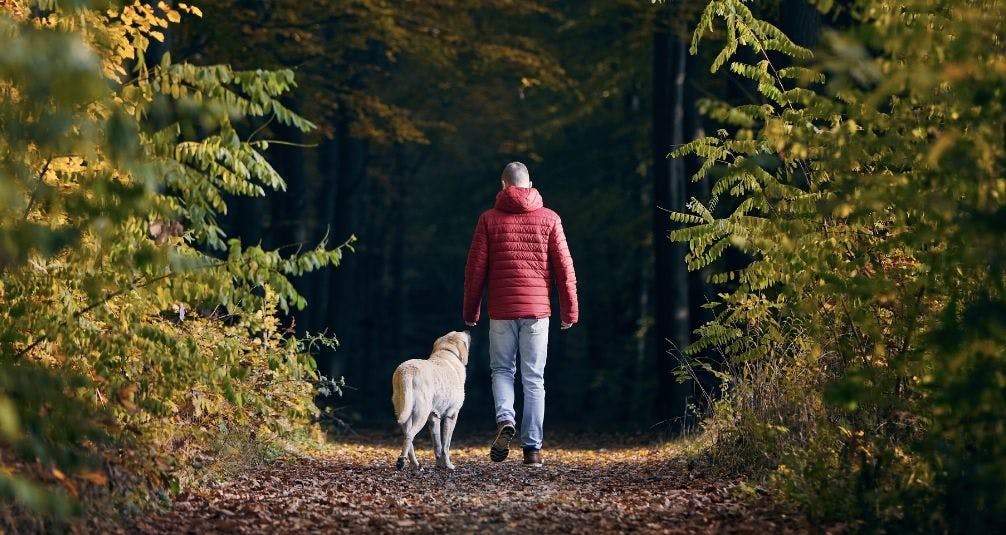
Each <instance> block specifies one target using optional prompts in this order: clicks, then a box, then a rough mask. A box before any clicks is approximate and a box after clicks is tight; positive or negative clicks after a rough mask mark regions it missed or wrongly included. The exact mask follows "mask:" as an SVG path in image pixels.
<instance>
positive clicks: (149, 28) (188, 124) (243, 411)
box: [0, 1, 345, 523]
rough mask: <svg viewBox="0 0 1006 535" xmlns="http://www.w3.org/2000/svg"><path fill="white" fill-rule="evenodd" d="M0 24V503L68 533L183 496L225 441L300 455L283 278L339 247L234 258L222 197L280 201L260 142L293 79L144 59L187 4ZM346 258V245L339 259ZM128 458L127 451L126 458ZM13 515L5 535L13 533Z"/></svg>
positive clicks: (308, 360)
mask: <svg viewBox="0 0 1006 535" xmlns="http://www.w3.org/2000/svg"><path fill="white" fill-rule="evenodd" d="M5 7H6V9H4V10H3V12H2V13H0V34H2V35H3V41H4V46H3V49H2V52H0V101H2V102H0V190H2V191H3V192H4V193H3V201H2V203H0V302H2V303H3V306H2V307H0V355H2V361H0V458H2V466H3V470H2V473H0V495H2V497H3V503H4V505H3V513H2V514H3V515H5V516H6V521H7V522H14V523H16V522H18V521H17V520H16V519H17V515H18V514H19V512H24V511H28V512H35V513H41V514H43V515H54V517H55V516H59V515H62V514H64V513H66V512H68V511H71V510H73V509H75V508H76V505H75V504H76V503H77V502H76V500H75V498H76V497H77V496H79V495H81V494H85V493H86V494H88V495H93V494H95V493H98V494H101V493H103V492H105V489H117V490H116V492H117V493H118V494H119V495H120V497H121V498H122V499H125V500H127V501H134V503H137V504H139V503H142V502H143V501H144V500H142V499H141V498H144V497H146V498H147V499H150V498H156V499H160V498H163V497H166V496H167V493H168V492H170V491H172V490H173V491H175V492H177V490H178V488H179V483H180V482H179V478H184V477H185V476H184V473H183V472H182V471H180V470H179V466H177V465H176V462H177V461H178V460H179V459H180V458H181V457H182V456H183V455H192V454H193V452H196V451H198V450H200V449H201V448H207V447H209V444H210V443H211V440H212V439H213V438H214V437H217V436H219V435H221V434H222V433H229V432H238V430H244V432H245V433H252V434H254V435H256V436H258V437H259V438H260V439H262V440H269V439H270V437H280V436H287V435H290V434H292V433H295V432H296V433H301V434H304V433H306V429H307V424H308V423H309V422H310V420H311V418H312V417H313V416H314V415H316V413H317V408H316V407H315V405H314V404H313V401H312V397H313V395H314V394H315V383H316V382H317V381H319V380H320V377H319V375H318V373H317V371H316V368H315V363H314V360H313V358H312V357H311V356H310V355H309V354H308V347H307V345H309V344H310V343H315V344H317V343H332V341H331V340H329V339H326V338H323V337H322V338H319V337H314V338H313V339H312V341H311V342H307V341H303V340H298V339H296V338H294V337H292V336H291V335H290V334H289V331H288V326H287V325H282V324H281V323H280V321H279V319H278V317H277V313H278V312H280V311H288V310H290V309H291V308H297V307H303V306H304V298H303V297H302V296H300V295H299V294H298V293H297V292H296V291H295V290H294V288H293V286H292V285H291V284H290V282H289V280H288V279H287V277H289V276H293V275H298V274H301V273H304V272H307V271H311V270H314V269H318V268H320V267H323V266H326V265H330V264H335V263H337V262H338V261H339V259H340V255H341V254H342V248H341V247H335V248H330V247H329V246H328V244H325V243H319V244H316V247H313V248H307V249H304V250H301V251H298V252H296V253H295V254H281V253H280V252H276V251H268V250H263V249H262V248H261V247H259V246H257V245H251V246H245V245H243V244H241V243H240V242H239V241H237V240H234V239H229V238H228V237H227V236H226V235H225V234H224V232H223V231H222V230H221V228H220V226H219V225H218V222H217V219H218V217H220V216H221V215H222V214H224V213H226V211H227V203H226V201H225V198H227V197H228V196H262V195H265V194H266V192H267V191H273V190H279V189H282V188H283V187H284V181H283V179H282V178H281V177H280V176H279V175H278V174H277V173H276V171H275V170H274V169H273V168H272V166H271V165H270V164H269V163H268V162H267V161H266V159H265V157H264V156H263V152H264V151H265V150H266V149H267V148H268V146H269V144H270V140H267V139H262V138H260V137H256V132H257V131H256V130H255V127H256V125H257V124H258V123H261V122H262V121H277V122H279V123H281V124H285V125H288V126H289V127H290V128H295V129H301V130H308V129H310V128H312V124H311V123H309V122H308V121H306V120H304V119H302V118H301V117H299V116H298V115H296V114H295V113H293V112H291V111H290V110H289V109H288V108H286V107H285V106H284V105H283V104H281V103H280V101H279V97H280V96H281V95H283V94H284V93H286V92H288V91H289V90H290V89H291V88H293V87H294V85H295V82H294V79H293V74H292V73H291V72H290V71H288V70H278V71H264V70H257V71H237V70H234V69H231V68H230V67H228V66H226V65H209V66H196V65H192V64H188V63H184V62H174V61H172V59H171V57H170V55H168V54H164V55H162V56H160V57H150V55H149V54H150V52H151V51H152V43H156V42H159V41H163V40H164V39H165V35H164V31H165V29H166V28H168V27H169V26H170V25H171V24H174V23H177V22H179V21H180V20H181V18H182V17H198V16H200V15H201V11H200V10H199V8H197V7H195V6H190V5H188V4H185V3H177V4H172V5H169V4H167V3H164V2H161V3H158V4H156V5H154V4H152V3H141V2H136V3H132V4H127V5H124V6H121V7H112V8H109V9H98V8H92V7H89V5H88V4H86V3H84V4H81V3H76V4H74V3H62V2H61V3H58V4H57V3H54V2H45V1H41V2H34V3H30V4H28V3H26V4H24V5H22V4H19V3H14V4H12V5H7V6H5ZM344 245H345V244H344ZM120 448H122V449H120ZM10 515H14V516H10Z"/></svg>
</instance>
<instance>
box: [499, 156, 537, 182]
mask: <svg viewBox="0 0 1006 535" xmlns="http://www.w3.org/2000/svg"><path fill="white" fill-rule="evenodd" d="M500 178H502V179H503V182H506V183H507V184H509V185H511V186H522V187H527V186H528V185H529V184H531V174H530V173H528V172H527V166H525V165H524V164H522V163H520V162H510V163H508V164H506V167H504V168H503V176H501V177H500Z"/></svg>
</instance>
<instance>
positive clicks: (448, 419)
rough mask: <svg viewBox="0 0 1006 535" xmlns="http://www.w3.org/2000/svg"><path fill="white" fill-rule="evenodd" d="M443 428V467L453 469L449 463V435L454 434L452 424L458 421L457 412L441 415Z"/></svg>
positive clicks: (452, 465)
mask: <svg viewBox="0 0 1006 535" xmlns="http://www.w3.org/2000/svg"><path fill="white" fill-rule="evenodd" d="M442 420H443V423H442V425H443V429H442V430H441V434H442V437H443V443H442V444H443V449H444V468H447V469H448V470H454V464H453V463H451V436H452V435H453V434H454V426H455V425H456V424H457V423H458V415H457V414H449V415H446V416H444V417H443V419H442Z"/></svg>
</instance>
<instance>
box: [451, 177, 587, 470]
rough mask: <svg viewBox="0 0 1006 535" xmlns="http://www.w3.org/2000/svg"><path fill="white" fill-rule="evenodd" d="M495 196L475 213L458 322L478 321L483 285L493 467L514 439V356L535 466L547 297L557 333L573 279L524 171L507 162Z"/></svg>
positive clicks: (552, 222) (530, 461) (571, 299)
mask: <svg viewBox="0 0 1006 535" xmlns="http://www.w3.org/2000/svg"><path fill="white" fill-rule="evenodd" d="M501 182H502V186H503V190H502V191H500V192H499V193H498V194H497V195H496V205H495V207H494V208H492V209H490V210H487V211H485V212H483V213H482V215H481V216H480V217H479V221H478V223H477V224H476V225H475V235H474V237H473V238H472V245H471V248H470V249H469V250H468V262H467V264H466V265H465V297H464V304H463V312H462V314H463V316H464V320H465V323H466V324H468V326H471V327H473V326H475V324H476V323H477V322H478V321H479V312H480V308H481V306H482V290H483V288H484V287H485V285H486V283H488V285H489V299H488V301H489V359H490V362H489V367H490V370H491V372H492V388H493V398H494V399H495V402H496V438H495V439H493V443H492V446H491V447H490V449H489V457H490V459H492V460H493V461H494V462H500V461H502V460H504V459H506V457H507V454H508V453H509V452H510V441H511V439H513V437H514V435H515V434H516V429H515V421H516V420H515V413H514V408H513V403H514V376H515V374H516V373H517V355H518V354H520V374H521V384H522V387H523V389H524V411H523V414H522V416H521V423H520V431H521V442H522V444H523V446H524V464H527V465H536V466H540V465H541V464H542V459H541V442H542V422H543V421H544V419H545V357H546V355H547V353H548V319H549V316H551V315H552V310H551V306H550V304H549V302H550V300H549V293H550V290H551V288H552V277H553V276H554V277H555V281H556V283H557V284H558V287H559V307H560V312H561V321H562V323H561V327H562V328H563V329H568V328H570V327H572V326H573V324H574V323H576V321H577V316H578V310H577V302H576V274H575V273H574V272H573V259H572V257H571V256H570V254H569V247H568V246H567V245H566V236H565V234H563V231H562V222H561V221H560V220H559V216H558V214H556V213H555V212H553V211H552V210H549V209H548V208H544V207H543V204H542V200H541V194H539V193H538V190H536V189H534V188H533V187H531V177H530V175H528V172H527V167H525V166H524V164H522V163H520V162H511V163H509V164H507V166H506V167H505V168H504V169H503V176H502V177H501Z"/></svg>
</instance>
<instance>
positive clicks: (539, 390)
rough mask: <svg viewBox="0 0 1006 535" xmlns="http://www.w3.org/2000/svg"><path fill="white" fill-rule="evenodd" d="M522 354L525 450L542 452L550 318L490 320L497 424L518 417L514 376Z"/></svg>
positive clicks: (521, 372) (522, 436)
mask: <svg viewBox="0 0 1006 535" xmlns="http://www.w3.org/2000/svg"><path fill="white" fill-rule="evenodd" d="M518 353H519V354H520V377H521V386H522V387H523V390H524V414H523V417H522V418H521V421H520V439H521V442H522V445H523V446H524V447H525V448H537V449H541V439H542V432H541V427H542V423H543V422H544V421H545V358H546V356H547V355H548V318H542V319H521V320H492V319H491V320H489V369H490V371H491V376H492V383H493V399H494V400H495V401H496V422H497V423H499V422H503V421H509V422H516V418H514V415H515V413H514V410H513V401H514V386H513V383H514V376H515V374H516V373H517V355H518Z"/></svg>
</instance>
